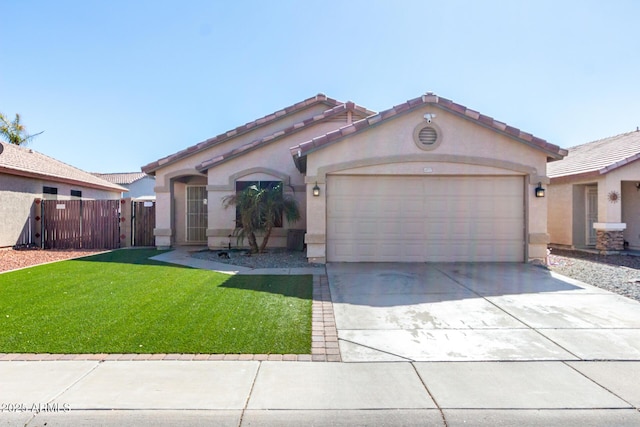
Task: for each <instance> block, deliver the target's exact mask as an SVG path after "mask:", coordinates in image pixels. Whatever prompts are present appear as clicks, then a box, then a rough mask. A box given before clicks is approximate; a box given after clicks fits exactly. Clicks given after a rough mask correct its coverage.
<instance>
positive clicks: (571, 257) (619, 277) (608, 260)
mask: <svg viewBox="0 0 640 427" xmlns="http://www.w3.org/2000/svg"><path fill="white" fill-rule="evenodd" d="M549 269H551V270H552V271H555V272H557V273H560V274H562V275H565V276H568V277H571V278H573V279H576V280H580V281H581V282H584V283H588V284H590V285H593V286H597V287H599V288H602V289H606V290H608V291H611V292H615V293H617V294H620V295H624V296H626V297H629V298H633V299H635V300H637V301H640V257H637V256H633V255H598V254H591V253H586V252H580V251H567V250H560V249H553V250H552V251H551V255H550V256H549Z"/></svg>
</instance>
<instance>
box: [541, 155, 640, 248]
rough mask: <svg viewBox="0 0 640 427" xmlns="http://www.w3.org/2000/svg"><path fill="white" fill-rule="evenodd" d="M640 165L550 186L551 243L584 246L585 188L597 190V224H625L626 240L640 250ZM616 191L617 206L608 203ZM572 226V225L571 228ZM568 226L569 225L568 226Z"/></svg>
mask: <svg viewBox="0 0 640 427" xmlns="http://www.w3.org/2000/svg"><path fill="white" fill-rule="evenodd" d="M638 182H640V163H639V162H634V163H630V164H628V165H625V166H623V167H620V168H618V169H615V170H613V171H611V172H609V173H607V174H604V175H594V176H592V177H589V178H582V179H573V180H571V179H564V180H560V181H558V180H554V183H553V184H552V185H550V186H549V214H548V222H549V234H550V236H551V243H552V244H559V245H567V246H572V247H582V246H584V245H585V227H586V226H585V209H586V208H585V201H584V191H585V186H590V185H595V186H597V188H598V222H599V223H606V224H625V226H626V229H625V230H624V238H625V240H626V241H627V242H629V245H630V247H631V248H640V193H639V192H638V190H637V189H636V183H638ZM612 192H616V193H617V194H618V195H619V196H620V198H619V201H618V202H617V203H614V202H612V201H610V200H609V194H611V193H612ZM569 224H570V225H569ZM565 225H566V226H565Z"/></svg>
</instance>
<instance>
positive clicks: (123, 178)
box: [92, 172, 149, 185]
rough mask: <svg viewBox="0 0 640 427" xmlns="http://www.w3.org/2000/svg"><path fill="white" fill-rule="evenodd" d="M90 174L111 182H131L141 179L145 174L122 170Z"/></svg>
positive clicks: (126, 183)
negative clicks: (121, 171)
mask: <svg viewBox="0 0 640 427" xmlns="http://www.w3.org/2000/svg"><path fill="white" fill-rule="evenodd" d="M92 175H95V176H97V177H98V178H102V179H104V180H105V181H109V182H112V183H114V184H125V185H129V184H133V183H134V182H136V181H139V180H141V179H142V178H144V177H147V176H149V175H147V174H146V173H144V172H123V173H92Z"/></svg>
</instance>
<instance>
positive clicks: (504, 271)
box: [327, 263, 640, 362]
mask: <svg viewBox="0 0 640 427" xmlns="http://www.w3.org/2000/svg"><path fill="white" fill-rule="evenodd" d="M327 274H328V280H329V286H330V289H331V299H332V301H333V304H334V312H335V318H336V325H337V329H338V338H339V344H340V351H341V354H342V360H343V361H345V362H365V361H498V360H500V361H524V360H529V361H533V360H564V361H579V360H640V303H638V302H636V301H634V300H631V299H629V298H625V297H622V296H619V295H616V294H613V293H611V292H608V291H605V290H602V289H599V288H596V287H593V286H590V285H587V284H584V283H581V282H577V281H574V280H571V279H568V278H566V277H564V276H561V275H557V274H555V273H551V272H549V271H547V270H546V269H544V268H542V267H537V266H533V265H528V264H491V263H485V264H466V263H465V264H462V263H455V264H400V263H397V264H396V263H355V264H351V263H350V264H328V265H327Z"/></svg>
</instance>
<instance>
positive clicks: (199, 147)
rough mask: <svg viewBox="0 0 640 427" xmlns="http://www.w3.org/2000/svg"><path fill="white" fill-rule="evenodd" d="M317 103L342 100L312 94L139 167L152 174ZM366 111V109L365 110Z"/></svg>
mask: <svg viewBox="0 0 640 427" xmlns="http://www.w3.org/2000/svg"><path fill="white" fill-rule="evenodd" d="M317 104H325V105H327V106H328V107H329V108H333V107H335V106H337V105H339V104H342V102H340V101H337V100H335V99H333V98H329V97H327V96H326V95H324V94H322V93H319V94H317V95H316V96H313V97H311V98H307V99H305V100H304V101H300V102H298V103H296V104H293V105H290V106H288V107H285V108H283V109H281V110H278V111H276V112H274V113H271V114H269V115H267V116H264V117H261V118H259V119H257V120H254V121H251V122H248V123H245V124H244V125H242V126H238V127H236V128H235V129H232V130H229V131H227V132H225V133H222V134H220V135H218V136H215V137H213V138H209V139H207V140H205V141H202V142H200V143H198V144H196V145H192V146H191V147H188V148H186V149H184V150H181V151H178V152H177V153H174V154H171V155H169V156H166V157H163V158H162V159H160V160H157V161H155V162H152V163H149V164H148V165H145V166H143V167H142V168H141V169H142V171H143V172H146V173H148V174H153V173H154V172H155V171H156V170H157V169H159V168H160V167H162V166H165V165H167V164H169V163H173V162H175V161H178V160H180V159H183V158H185V157H188V156H190V155H191V154H194V153H198V152H201V151H203V150H206V149H207V148H210V147H213V146H216V145H218V144H221V143H223V142H225V141H228V140H230V139H232V138H235V137H237V136H240V135H242V134H245V133H247V132H250V131H252V130H254V129H256V128H258V127H260V126H264V125H267V124H269V123H272V122H274V121H276V120H278V119H280V118H281V117H284V116H287V115H290V114H293V113H296V112H298V111H302V110H304V109H305V108H308V107H310V106H312V105H317ZM367 111H368V110H367Z"/></svg>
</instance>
